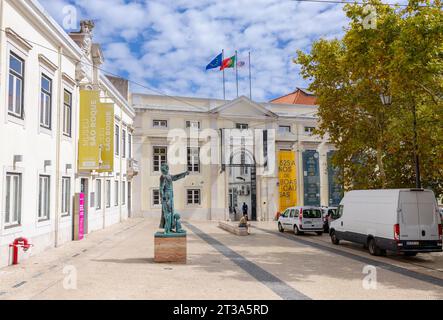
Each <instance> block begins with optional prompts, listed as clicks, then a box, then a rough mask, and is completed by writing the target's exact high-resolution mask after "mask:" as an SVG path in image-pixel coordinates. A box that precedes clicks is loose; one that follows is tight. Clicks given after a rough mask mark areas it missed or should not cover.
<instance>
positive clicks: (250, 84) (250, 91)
mask: <svg viewBox="0 0 443 320" xmlns="http://www.w3.org/2000/svg"><path fill="white" fill-rule="evenodd" d="M249 98H250V99H251V100H252V76H251V51H249Z"/></svg>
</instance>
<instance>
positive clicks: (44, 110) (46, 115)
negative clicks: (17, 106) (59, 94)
mask: <svg viewBox="0 0 443 320" xmlns="http://www.w3.org/2000/svg"><path fill="white" fill-rule="evenodd" d="M43 80H46V81H48V82H49V90H46V89H45V88H43ZM52 93H53V81H52V78H50V77H49V76H48V75H46V74H45V73H44V72H41V73H40V108H39V111H40V114H39V119H40V127H41V128H44V129H47V130H52ZM48 101H49V102H48ZM45 121H48V123H46V122H45Z"/></svg>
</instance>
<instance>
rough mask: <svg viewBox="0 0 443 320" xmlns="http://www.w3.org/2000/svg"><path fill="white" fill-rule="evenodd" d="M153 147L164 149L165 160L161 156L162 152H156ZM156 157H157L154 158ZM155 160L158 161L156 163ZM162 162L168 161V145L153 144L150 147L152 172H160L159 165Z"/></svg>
mask: <svg viewBox="0 0 443 320" xmlns="http://www.w3.org/2000/svg"><path fill="white" fill-rule="evenodd" d="M155 149H164V150H165V153H164V157H165V160H164V161H163V159H162V157H163V154H160V153H156V152H155ZM156 157H158V159H156ZM156 162H158V165H156ZM163 163H168V147H167V146H153V147H152V172H154V173H160V172H161V166H162V164H163Z"/></svg>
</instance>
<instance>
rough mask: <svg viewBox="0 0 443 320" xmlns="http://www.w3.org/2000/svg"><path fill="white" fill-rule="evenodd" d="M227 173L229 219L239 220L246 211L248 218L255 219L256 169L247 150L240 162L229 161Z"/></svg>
mask: <svg viewBox="0 0 443 320" xmlns="http://www.w3.org/2000/svg"><path fill="white" fill-rule="evenodd" d="M233 158H234V157H233ZM227 174H228V178H229V179H228V186H229V187H228V193H229V197H228V199H229V216H230V218H231V220H232V221H239V220H240V218H241V217H242V216H243V213H247V215H248V219H249V220H251V221H256V220H257V169H256V165H255V161H254V159H253V158H252V157H251V156H249V155H248V153H247V152H245V153H243V154H242V155H241V161H240V163H238V164H236V161H231V164H230V165H228V166H227Z"/></svg>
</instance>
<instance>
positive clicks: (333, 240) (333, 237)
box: [331, 231, 340, 245]
mask: <svg viewBox="0 0 443 320" xmlns="http://www.w3.org/2000/svg"><path fill="white" fill-rule="evenodd" d="M331 242H332V243H333V244H335V245H339V244H340V240H339V239H338V238H337V235H336V234H335V231H332V232H331Z"/></svg>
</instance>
